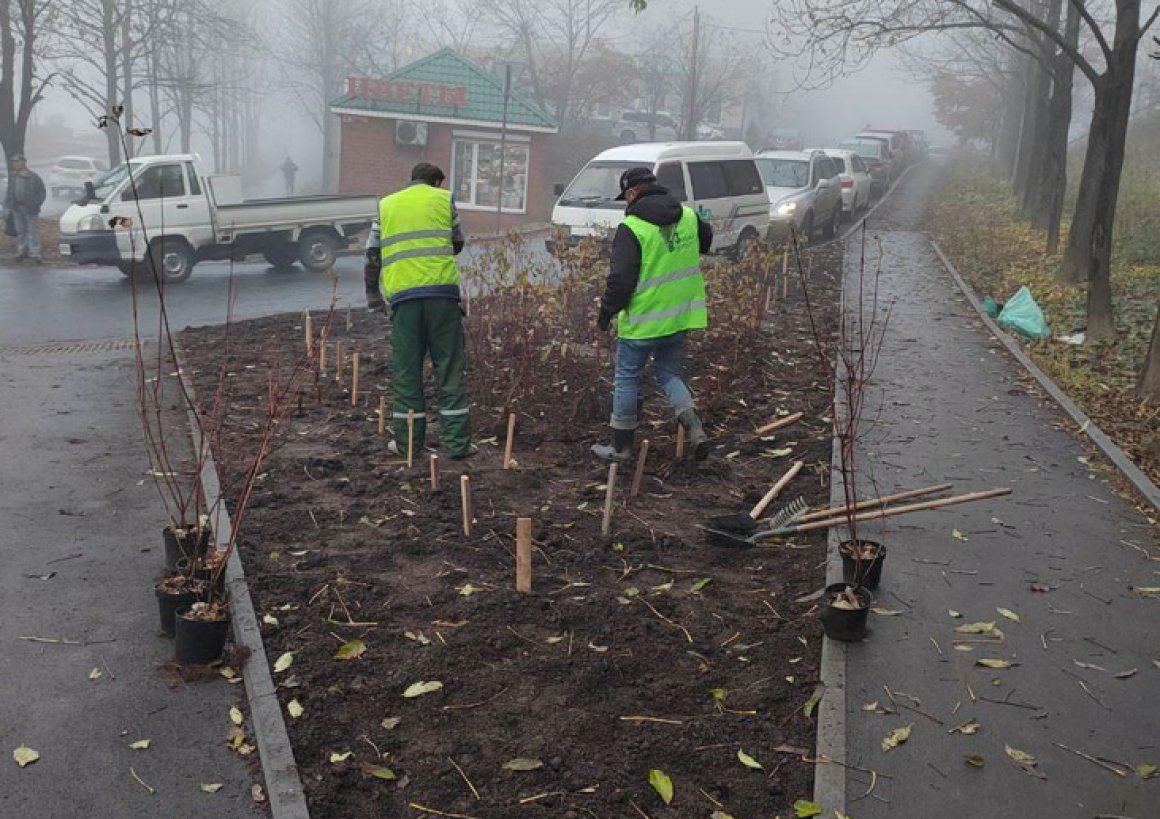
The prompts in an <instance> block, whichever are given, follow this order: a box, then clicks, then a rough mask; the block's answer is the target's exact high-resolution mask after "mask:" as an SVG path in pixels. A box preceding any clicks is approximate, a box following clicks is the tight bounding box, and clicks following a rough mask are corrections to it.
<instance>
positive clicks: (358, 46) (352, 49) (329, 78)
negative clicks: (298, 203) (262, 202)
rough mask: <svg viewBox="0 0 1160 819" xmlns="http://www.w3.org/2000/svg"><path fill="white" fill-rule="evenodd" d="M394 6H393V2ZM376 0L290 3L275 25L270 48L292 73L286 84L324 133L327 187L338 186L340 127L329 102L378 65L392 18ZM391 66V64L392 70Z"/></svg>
mask: <svg viewBox="0 0 1160 819" xmlns="http://www.w3.org/2000/svg"><path fill="white" fill-rule="evenodd" d="M388 5H389V4H388ZM393 16H394V15H391V14H388V13H386V10H385V9H384V3H383V2H375V0H288V2H287V3H286V5H285V6H283V7H282V8H281V9H280V11H279V13H278V15H277V17H276V19H275V20H274V21H272V22H273V24H274V25H275V26H277V27H276V28H275V29H274V34H273V36H272V38H271V42H270V43H269V48H270V50H271V51H272V52H273V54H274V55H275V57H276V58H277V59H278V60H280V61H281V62H282V64H283V65H284V66H285V67H286V68H287V69H288V71H289V73H288V75H287V77H286V79H287V84H288V85H289V86H290V87H291V89H292V90H293V92H294V95H295V97H296V98H297V99H298V101H299V103H300V104H301V106H302V108H303V110H304V111H305V112H306V114H307V115H308V116H309V117H310V119H311V121H313V122H314V124H315V126H316V127H317V128H318V130H319V132H320V133H321V134H322V152H323V164H322V186H323V190H327V191H329V190H331V189H332V188H333V186H334V167H335V161H334V160H335V159H336V156H337V140H338V123H337V122H336V121H335V119H334V117H332V116H331V115H330V103H331V101H333V100H334V99H335V98H337V97H338V96H340V95H341V94H342V92H343V87H344V80H345V78H346V76H347V75H348V74H350V73H352V72H359V71H363V70H367V69H368V68H369V67H370V66H372V65H373V66H376V67H378V68H379V70H382V64H383V60H382V59H381V55H377V49H378V40H377V34H378V29H379V25H378V22H379V21H380V20H383V19H392V18H393ZM388 67H390V66H388Z"/></svg>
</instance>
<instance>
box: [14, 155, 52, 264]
mask: <svg viewBox="0 0 1160 819" xmlns="http://www.w3.org/2000/svg"><path fill="white" fill-rule="evenodd" d="M11 164H12V175H11V176H9V177H8V190H7V191H6V192H5V195H4V210H6V211H8V212H9V213H11V214H12V220H13V225H14V227H15V228H16V257H15V258H16V260H17V261H19V260H23V259H28V260H29V261H31V262H32V263H33V264H40V263H41V258H40V209H41V207H43V206H44V200H45V198H46V196H47V194H46V191H45V189H44V180H43V179H41V178H40V175H39V174H37V173H36V172H35V171H33V170H31V169H30V168H29V167H28V162H27V161H26V160H25V157H24V154H13V155H12V161H11Z"/></svg>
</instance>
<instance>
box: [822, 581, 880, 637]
mask: <svg viewBox="0 0 1160 819" xmlns="http://www.w3.org/2000/svg"><path fill="white" fill-rule="evenodd" d="M847 588H850V589H853V591H854V597H855V598H856V599H857V600H858V603H859V608H855V609H846V608H838V607H836V606H834V600H835V599H836V598H837V597H838V596H839V595H840V594H842V592H844V591H845V590H846V589H847ZM824 599H825V604H826V607H825V608H824V609H822V616H821V620H822V630H823V631H825V633H826V636H827V637H829V638H830V639H831V640H841V641H842V642H844V643H854V642H858V641H859V640H862V639H864V638H865V637H866V618H867V617H869V615H870V602H871V601H872V600H873V596H872V595H871V594H870V592H869V591H867V590H866V589H865V588H860V587H855V586H851V585H850V584H849V583H833V584H831V585H829V586H826V596H825V598H824Z"/></svg>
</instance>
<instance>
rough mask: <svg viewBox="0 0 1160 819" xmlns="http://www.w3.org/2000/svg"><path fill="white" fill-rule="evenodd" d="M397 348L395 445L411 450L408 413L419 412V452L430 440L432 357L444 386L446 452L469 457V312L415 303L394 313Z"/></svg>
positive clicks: (444, 303) (441, 302) (452, 304)
mask: <svg viewBox="0 0 1160 819" xmlns="http://www.w3.org/2000/svg"><path fill="white" fill-rule="evenodd" d="M391 345H392V348H393V354H394V368H395V381H394V389H395V412H394V417H395V441H396V442H398V445H399V451H400V452H406V451H407V412H408V411H411V412H414V413H415V437H414V439H413V441H412V446H413V447H414V451H415V453H416V454H418V452H419V450H420V449H421V448H422V447H423V445H424V443H425V442H426V437H427V409H426V404H425V402H424V400H423V359H424V358H425V357H426V356H427V355H428V354H429V355H430V356H431V366H432V368H433V369H434V370H435V384H436V386H438V388H439V404H440V407H439V420H440V423H441V430H442V438H443V449H444V450H445V451H446V452H447V454H448V455H449V456H451V457H452V458H455V457H462V456H464V455H467V454H468V450H469V448H470V446H471V420H470V417H469V416H468V408H469V402H468V400H467V349H466V347H465V345H464V338H463V313H462V312H460V309H459V302H457V301H453V300H452V299H411V300H410V301H404V302H401V303H399V304H397V305H395V306H394V307H393V308H392V310H391Z"/></svg>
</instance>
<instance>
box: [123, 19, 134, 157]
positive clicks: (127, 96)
mask: <svg viewBox="0 0 1160 819" xmlns="http://www.w3.org/2000/svg"><path fill="white" fill-rule="evenodd" d="M123 2H124V4H125V7H124V9H123V10H122V12H121V42H120V44H119V48H120V51H121V100H122V103H123V104H124V106H125V118H124V120H123V122H124V124H125V127H128V128H135V127H137V125H136V123H135V122H133V31H132V30H133V3H132V0H123ZM126 144H127V145H128V154H129V155H128V156H126V157H125V158H126V159H131V158H132V156H133V148H134V147H135V141H134V140H133V139H132V138H130V139H128V140H126Z"/></svg>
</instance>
